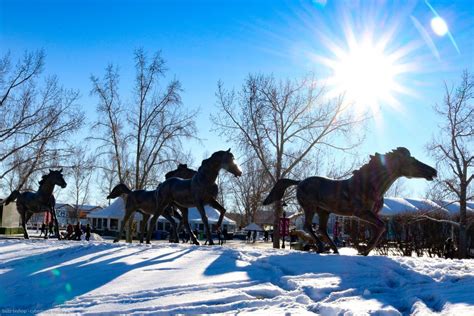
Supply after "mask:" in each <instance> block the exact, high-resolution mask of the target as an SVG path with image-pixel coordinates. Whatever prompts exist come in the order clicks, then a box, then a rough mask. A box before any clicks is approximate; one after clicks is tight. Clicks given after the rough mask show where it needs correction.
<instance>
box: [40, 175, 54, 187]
mask: <svg viewBox="0 0 474 316" xmlns="http://www.w3.org/2000/svg"><path fill="white" fill-rule="evenodd" d="M50 175H51V173H48V174H44V175H43V176H41V180H40V181H39V182H38V183H39V185H40V186H41V185H43V184H44V183H45V182H46V180H47V179H48V178H49V176H50Z"/></svg>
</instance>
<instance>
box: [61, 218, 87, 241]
mask: <svg viewBox="0 0 474 316" xmlns="http://www.w3.org/2000/svg"><path fill="white" fill-rule="evenodd" d="M83 233H85V234H86V240H87V241H89V239H90V238H91V226H90V224H87V225H86V227H85V228H84V227H81V225H80V224H79V222H77V224H76V225H74V226H72V224H68V225H67V228H66V235H64V239H67V240H81V236H82V234H83Z"/></svg>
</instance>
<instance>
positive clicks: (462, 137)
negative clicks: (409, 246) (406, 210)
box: [428, 71, 474, 258]
mask: <svg viewBox="0 0 474 316" xmlns="http://www.w3.org/2000/svg"><path fill="white" fill-rule="evenodd" d="M473 93H474V77H473V76H472V75H471V74H469V73H468V72H467V71H464V72H463V74H462V77H461V82H460V84H459V85H458V86H457V87H448V85H447V84H445V96H444V100H443V103H442V104H438V105H436V106H435V108H434V109H435V111H436V113H437V114H438V115H439V116H440V117H441V118H442V119H443V122H442V123H441V125H440V126H439V127H440V133H439V135H436V137H435V138H434V139H433V141H432V142H431V144H429V145H428V150H429V152H430V154H431V155H432V156H433V157H434V158H435V159H436V161H437V167H438V171H439V181H440V184H441V187H442V188H443V189H444V190H443V191H444V192H445V196H446V197H450V198H452V199H454V200H455V201H458V202H459V206H460V207H459V222H455V221H451V224H452V225H454V226H456V227H458V229H459V236H458V246H459V247H458V248H459V257H460V258H466V256H467V231H468V229H469V224H468V222H467V214H466V202H467V201H468V200H469V199H472V198H473V190H472V188H471V187H470V184H471V182H472V180H473V179H474V176H473V173H472V168H473V166H474V153H473V151H472V150H473V148H474V141H473V140H474V105H473V103H472V101H473V98H474V94H473ZM470 224H472V223H470Z"/></svg>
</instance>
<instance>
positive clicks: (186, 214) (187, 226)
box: [180, 208, 200, 246]
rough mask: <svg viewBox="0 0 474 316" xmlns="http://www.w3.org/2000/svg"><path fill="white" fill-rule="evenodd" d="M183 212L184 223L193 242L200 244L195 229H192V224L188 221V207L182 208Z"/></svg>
mask: <svg viewBox="0 0 474 316" xmlns="http://www.w3.org/2000/svg"><path fill="white" fill-rule="evenodd" d="M180 210H181V214H182V215H183V225H184V228H185V229H186V230H187V231H188V234H189V238H191V240H192V242H193V244H195V245H197V246H199V245H200V243H199V241H198V240H197V238H196V235H194V233H193V230H192V229H191V225H189V221H188V209H187V208H180Z"/></svg>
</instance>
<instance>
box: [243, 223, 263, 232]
mask: <svg viewBox="0 0 474 316" xmlns="http://www.w3.org/2000/svg"><path fill="white" fill-rule="evenodd" d="M243 230H256V231H263V229H262V227H260V226H259V225H257V224H255V223H250V224H248V225H247V226H245V227H244V228H243Z"/></svg>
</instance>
